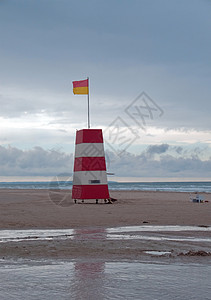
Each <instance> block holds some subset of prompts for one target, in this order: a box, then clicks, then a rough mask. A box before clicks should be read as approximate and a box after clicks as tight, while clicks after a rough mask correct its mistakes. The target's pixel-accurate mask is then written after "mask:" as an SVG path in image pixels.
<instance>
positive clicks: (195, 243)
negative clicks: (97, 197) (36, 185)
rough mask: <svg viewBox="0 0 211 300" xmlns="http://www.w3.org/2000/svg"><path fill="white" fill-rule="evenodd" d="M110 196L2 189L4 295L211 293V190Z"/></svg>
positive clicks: (0, 258)
mask: <svg viewBox="0 0 211 300" xmlns="http://www.w3.org/2000/svg"><path fill="white" fill-rule="evenodd" d="M110 194H111V197H113V198H116V199H117V201H116V202H114V203H113V204H104V201H102V202H101V201H99V204H95V201H85V202H84V203H81V201H78V203H77V204H75V203H74V201H73V200H72V199H71V193H70V190H35V189H32V190H12V189H10V190H9V189H8V190H7V189H2V190H0V229H1V230H0V275H1V276H0V278H1V279H0V287H1V295H2V299H5V300H7V299H11V298H16V299H22V295H23V294H24V296H25V297H26V298H27V299H40V298H42V299H58V298H62V299H114V298H115V299H142V298H143V299H159V300H161V299H162V300H163V299H164V300H167V299H169V298H174V299H185V300H188V299H209V296H210V291H209V278H210V275H211V250H210V249H211V248H210V245H211V227H210V225H211V224H210V223H211V222H210V216H211V194H204V197H205V200H206V201H209V202H204V203H193V202H190V199H189V193H178V192H176V193H175V192H150V191H147V192H144V191H111V193H110ZM35 286H36V288H35ZM172 287H173V288H172ZM114 295H115V296H114Z"/></svg>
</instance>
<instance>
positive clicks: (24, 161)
mask: <svg viewBox="0 0 211 300" xmlns="http://www.w3.org/2000/svg"><path fill="white" fill-rule="evenodd" d="M72 166H73V155H72V154H66V153H64V152H60V151H57V150H54V149H52V150H44V149H43V148H41V147H34V148H33V149H31V150H26V151H24V150H20V149H18V148H16V147H11V146H8V147H2V146H0V170H1V176H56V175H58V174H61V173H71V172H72Z"/></svg>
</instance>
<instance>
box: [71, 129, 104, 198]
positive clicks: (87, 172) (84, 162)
mask: <svg viewBox="0 0 211 300" xmlns="http://www.w3.org/2000/svg"><path fill="white" fill-rule="evenodd" d="M72 198H73V199H108V198H110V196H109V191H108V183H107V175H106V162H105V152H104V146H103V134H102V130H101V129H82V130H79V131H77V132H76V146H75V161H74V174H73V188H72Z"/></svg>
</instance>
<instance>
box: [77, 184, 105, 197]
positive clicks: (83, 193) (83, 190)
mask: <svg viewBox="0 0 211 300" xmlns="http://www.w3.org/2000/svg"><path fill="white" fill-rule="evenodd" d="M108 198H110V196H109V191H108V185H107V184H101V185H73V188H72V199H108Z"/></svg>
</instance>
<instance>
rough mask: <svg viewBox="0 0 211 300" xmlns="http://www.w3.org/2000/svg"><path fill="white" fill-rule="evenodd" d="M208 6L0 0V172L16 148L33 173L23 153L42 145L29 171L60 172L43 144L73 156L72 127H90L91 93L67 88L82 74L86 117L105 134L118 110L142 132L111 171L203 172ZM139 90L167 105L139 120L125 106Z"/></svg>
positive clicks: (162, 1) (210, 67) (153, 0)
mask: <svg viewBox="0 0 211 300" xmlns="http://www.w3.org/2000/svg"><path fill="white" fill-rule="evenodd" d="M111 8H112V9H111ZM210 15H211V2H210V1H207V0H201V1H200V0H186V1H184V0H178V1H171V0H133V1H129V0H117V1H111V0H108V1H104V0H90V1H86V0H78V1H72V0H62V1H59V0H45V1H42V0H36V1H29V0H11V1H0V36H1V47H0V64H1V68H0V130H1V133H0V145H1V147H2V148H1V149H4V151H6V152H8V156H4V157H7V159H8V163H6V161H5V159H3V160H2V159H1V164H2V165H1V166H0V168H1V172H2V174H3V173H4V174H11V172H12V166H11V165H10V163H9V161H11V159H12V155H13V156H14V161H15V162H16V165H15V166H14V168H16V167H17V169H15V170H16V171H17V172H16V171H15V173H17V174H25V173H26V174H29V173H30V174H32V173H33V172H32V171H30V167H31V164H30V160H29V159H28V160H26V162H25V164H23V161H24V159H23V156H24V155H26V156H27V157H28V155H29V153H31V155H32V156H33V155H35V154H37V153H38V149H42V151H44V153H45V155H46V156H45V159H46V161H48V165H46V168H41V166H39V164H38V165H37V169H36V168H35V165H33V166H34V167H33V168H32V169H33V170H34V175H35V174H39V172H40V175H42V174H44V175H45V174H48V173H55V174H56V173H57V172H54V170H55V169H56V167H55V166H53V165H52V166H51V165H50V163H53V159H52V154H51V155H50V152H48V151H49V149H57V150H56V151H57V152H56V153H57V155H58V156H59V157H60V155H66V156H65V158H64V157H63V159H65V160H66V159H71V157H72V153H73V152H74V139H75V131H76V129H82V128H86V127H87V99H86V96H74V95H73V93H72V81H73V80H80V79H84V78H86V77H87V76H89V77H90V104H91V108H90V111H91V126H92V127H93V128H102V129H103V130H104V132H105V135H106V130H107V129H108V128H109V127H110V126H111V124H112V123H113V121H114V120H116V118H118V117H120V118H121V120H123V121H124V124H122V125H121V126H122V127H123V129H124V128H125V129H126V130H127V135H128V137H130V136H131V133H130V132H131V130H133V131H135V132H136V134H137V135H138V136H139V138H137V139H136V140H135V141H134V142H133V143H131V145H130V147H128V148H127V154H126V153H125V156H124V157H121V158H119V156H118V157H117V158H116V162H114V166H115V168H116V170H120V171H118V172H117V173H120V174H127V176H142V175H144V174H150V173H152V171H153V172H155V173H156V174H158V175H156V176H171V174H177V175H178V176H182V175H185V176H186V175H187V174H189V175H187V176H192V175H191V174H192V173H191V166H192V168H193V169H192V171H193V173H195V171H196V169H197V166H198V170H200V174H201V175H200V176H203V175H205V174H207V173H209V171H208V170H207V168H206V163H205V162H207V166H209V160H210V149H211V146H210V145H211V131H210V111H211V101H210V99H211V90H210V82H211V61H210V53H211V40H210V38H209V36H210V29H211V18H210ZM143 91H144V92H145V93H146V94H147V95H149V97H150V98H151V99H152V100H153V101H154V103H156V105H158V106H159V107H160V108H161V109H162V111H163V114H162V116H160V117H159V116H155V115H153V117H152V118H149V117H148V118H146V120H145V121H146V124H145V128H142V127H141V126H140V124H139V125H138V124H137V122H135V121H134V118H131V117H130V116H129V115H128V114H127V113H126V111H127V108H128V106H130V104H131V103H133V101H134V99H136V97H137V96H138V95H140V94H141V93H142V92H143ZM128 128H129V129H131V130H128ZM106 140H107V137H106ZM117 148H118V147H117ZM11 149H16V151H14V152H11ZM146 149H148V150H147V152H146V153H145V154H144V151H146ZM173 149H174V151H173ZM176 149H177V150H176ZM195 149H199V150H198V151H199V152H203V155H202V154H200V155H199V157H198V158H197V157H196V156H195V155H196V153H195V151H196V150H195ZM2 151H3V150H2ZM18 151H20V152H18ZM40 151H41V150H40ZM108 151H109V150H108ZM156 151H158V152H156ZM159 151H160V152H159ZM185 151H186V153H189V154H188V156H185ZM17 153H19V154H20V153H22V154H20V155H22V156H21V157H22V158H21V159H20V158H19V159H18V160H17V157H16V155H17ZM47 153H48V155H47ZM62 153H63V154H62ZM140 153H141V154H140ZM191 153H192V154H191ZM39 155H41V156H42V155H44V154H42V153H40V152H39ZM39 155H38V156H39ZM54 155H55V153H54ZM114 155H117V154H114ZM179 155H180V156H179ZM191 155H193V156H191ZM157 156H159V159H158V157H157ZM143 157H145V159H146V162H145V161H144V158H143ZM129 158H130V160H129ZM42 159H43V157H42ZM51 159H52V160H51ZM133 159H134V161H135V160H136V159H137V160H139V162H140V163H142V164H143V165H142V167H136V166H135V164H134V163H133ZM20 160H21V161H22V164H21V165H20V163H19V161H20ZM121 160H122V162H123V165H124V168H125V171H124V168H123V166H122V167H121V168H120V162H121ZM35 162H37V161H36V160H35ZM61 162H62V160H61ZM117 162H118V164H117ZM126 162H128V163H126ZM129 162H130V163H129ZM37 163H38V162H37ZM27 164H28V167H27ZM176 165H177V167H176ZM23 166H24V167H23ZM68 166H70V168H71V166H72V162H71V163H70V162H69V163H68ZM168 166H169V168H168ZM60 167H61V172H63V171H64V170H63V169H66V166H65V165H64V167H63V168H62V166H60ZM60 167H59V168H60ZM177 168H178V169H177ZM68 169H69V167H68ZM24 170H25V171H24ZM116 170H115V172H116ZM140 170H142V172H143V174H142V175H140ZM150 170H151V172H150ZM159 170H160V171H159ZM176 170H177V171H176ZM24 172H25V173H24ZM55 174H54V175H55ZM136 174H137V175H136ZM159 174H160V175H159ZM165 174H166V175H165ZM167 174H170V175H167ZM32 175H33V174H32ZM124 176H125V175H124ZM196 177H198V175H197V176H196Z"/></svg>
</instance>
